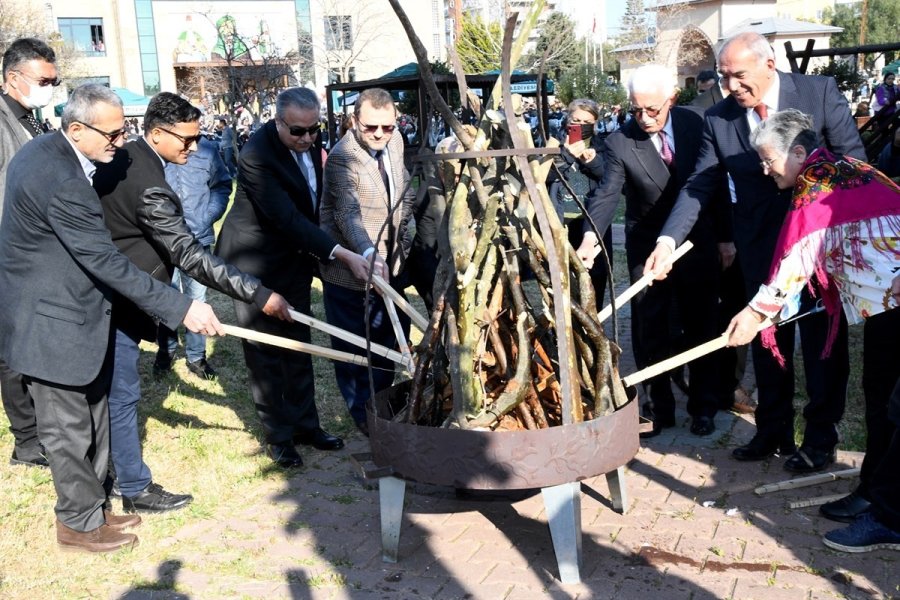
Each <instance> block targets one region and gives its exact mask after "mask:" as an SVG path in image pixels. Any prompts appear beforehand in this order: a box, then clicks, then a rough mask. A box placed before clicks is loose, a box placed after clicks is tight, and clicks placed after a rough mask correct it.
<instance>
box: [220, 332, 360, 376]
mask: <svg viewBox="0 0 900 600" xmlns="http://www.w3.org/2000/svg"><path fill="white" fill-rule="evenodd" d="M222 329H224V330H225V333H226V334H227V335H233V336H234V337H239V338H241V339H245V340H250V341H251V342H261V343H263V344H269V345H270V346H278V347H279V348H285V349H287V350H296V351H297V352H306V353H307V354H312V355H313V356H321V357H323V358H327V359H329V360H339V361H342V362H348V363H350V364H354V365H358V366H360V367H368V366H369V361H367V360H366V359H365V358H364V357H362V356H359V355H356V354H350V353H349V352H341V351H340V350H332V349H331V348H325V347H324V346H316V345H315V344H306V343H304V342H298V341H297V340H292V339H289V338H284V337H280V336H277V335H272V334H271V333H262V332H260V331H254V330H252V329H245V328H244V327H237V326H235V325H226V324H224V323H223V324H222Z"/></svg>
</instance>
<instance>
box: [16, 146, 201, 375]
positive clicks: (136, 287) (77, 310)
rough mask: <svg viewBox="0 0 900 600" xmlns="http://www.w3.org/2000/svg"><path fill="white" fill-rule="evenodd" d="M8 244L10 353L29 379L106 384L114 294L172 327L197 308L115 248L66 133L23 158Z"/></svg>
mask: <svg viewBox="0 0 900 600" xmlns="http://www.w3.org/2000/svg"><path fill="white" fill-rule="evenodd" d="M38 171H39V172H40V173H41V176H40V177H35V176H34V175H35V173H36V172H38ZM0 239H2V240H3V244H0V331H2V332H3V335H0V356H2V357H3V358H4V359H5V360H6V362H7V364H8V365H9V366H10V368H11V369H13V370H14V371H18V372H19V373H22V374H24V375H28V376H31V377H34V378H36V379H42V380H45V381H49V382H52V383H55V384H58V385H72V386H83V385H87V384H88V383H90V382H91V381H93V380H94V379H96V377H97V375H98V374H99V372H100V368H101V367H102V365H103V361H104V358H105V356H106V353H107V347H108V344H109V337H110V333H109V320H110V314H111V301H112V297H113V292H114V291H115V292H118V293H120V294H122V295H123V296H125V297H126V298H129V299H130V300H132V301H133V302H134V303H136V304H137V305H138V306H139V307H140V308H141V309H142V310H144V311H146V312H147V313H148V314H150V315H151V316H153V317H155V318H156V319H158V320H159V321H160V322H161V323H163V324H164V325H166V326H168V327H170V328H174V327H176V326H177V325H178V323H180V322H181V321H182V320H183V319H184V316H185V314H187V310H188V308H189V307H190V303H191V300H190V298H188V297H187V296H183V295H181V294H179V293H178V292H176V291H175V290H174V289H173V288H172V287H171V286H169V285H167V284H165V283H161V282H159V281H155V280H154V279H152V278H151V277H150V276H149V275H147V274H146V273H144V272H142V271H140V270H139V269H138V268H137V267H135V266H134V265H133V264H132V263H131V261H129V260H128V259H127V258H126V257H125V255H123V254H121V253H120V252H119V251H118V250H117V249H116V247H115V246H114V245H113V243H112V239H111V238H110V234H109V230H107V229H106V226H105V225H104V222H103V213H102V210H101V207H100V200H99V199H98V198H97V194H96V193H95V192H94V190H93V188H92V187H91V184H90V182H89V181H88V179H87V177H85V176H84V171H83V170H82V168H81V163H80V162H79V160H78V156H77V155H76V154H75V151H74V150H73V149H72V146H71V145H70V144H69V142H68V141H67V140H66V138H65V136H64V135H63V134H62V132H57V133H55V134H53V135H42V136H40V137H38V138H36V139H34V140H32V141H31V142H29V143H27V144H25V146H23V147H22V149H21V150H19V152H18V153H17V154H16V156H15V157H13V160H12V162H11V163H10V165H9V186H8V188H7V202H6V210H5V211H4V214H3V221H2V224H0Z"/></svg>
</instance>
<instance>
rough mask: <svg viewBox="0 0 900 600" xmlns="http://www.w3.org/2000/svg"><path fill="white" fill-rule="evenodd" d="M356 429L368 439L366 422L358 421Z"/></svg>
mask: <svg viewBox="0 0 900 600" xmlns="http://www.w3.org/2000/svg"><path fill="white" fill-rule="evenodd" d="M356 428H357V429H359V432H360V433H361V434H363V435H364V436H366V437H369V424H368V423H367V422H366V421H358V422H357V423H356Z"/></svg>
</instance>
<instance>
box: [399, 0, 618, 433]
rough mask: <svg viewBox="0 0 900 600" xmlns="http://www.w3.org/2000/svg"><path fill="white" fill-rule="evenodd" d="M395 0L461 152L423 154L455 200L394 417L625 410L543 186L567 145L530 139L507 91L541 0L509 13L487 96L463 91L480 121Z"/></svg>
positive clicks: (449, 418) (497, 422)
mask: <svg viewBox="0 0 900 600" xmlns="http://www.w3.org/2000/svg"><path fill="white" fill-rule="evenodd" d="M390 2H391V5H392V6H393V8H394V10H395V12H396V13H397V15H398V17H399V18H400V21H401V23H403V25H404V27H405V28H406V31H407V34H408V35H409V37H410V41H411V43H412V45H413V48H414V50H415V52H416V55H417V58H418V61H419V65H420V75H421V76H422V77H423V78H424V79H425V84H426V87H427V89H428V90H429V95H430V97H431V101H432V103H433V104H434V105H435V106H436V107H437V108H438V110H439V112H440V113H441V115H442V117H443V118H444V120H445V122H446V123H447V124H448V125H449V126H450V128H451V129H452V131H453V132H454V135H455V137H456V139H457V140H458V144H459V145H460V146H461V150H462V151H461V152H452V151H451V152H449V153H447V154H443V155H442V154H435V155H434V156H433V157H432V158H433V159H434V160H431V161H427V160H426V161H425V162H426V163H427V164H426V168H425V169H424V170H423V172H424V175H423V179H424V180H425V185H427V192H428V194H430V195H431V201H432V202H438V203H446V206H447V209H446V211H445V217H444V222H443V224H442V227H441V229H440V235H441V237H440V239H439V247H438V250H439V254H440V256H441V265H440V268H439V270H438V275H437V278H436V281H435V289H434V298H435V308H434V310H433V313H432V315H431V319H430V322H429V324H428V326H427V327H426V330H425V332H424V337H423V340H422V342H421V343H420V344H418V346H416V347H415V348H414V349H413V362H414V364H415V368H414V376H413V383H412V385H411V387H410V393H409V398H408V399H407V404H406V407H405V408H404V409H403V410H402V411H401V412H399V413H398V414H397V415H396V417H395V419H396V420H399V421H403V422H407V423H416V424H420V425H430V426H444V427H460V428H490V429H523V428H524V429H538V428H544V427H550V426H554V425H560V424H570V423H576V422H580V421H583V420H586V419H592V418H596V417H599V416H602V415H605V414H608V413H610V412H611V411H614V410H616V409H617V408H618V407H619V406H621V405H623V404H624V403H625V402H627V400H626V398H625V392H624V389H623V387H622V385H621V383H620V379H619V374H618V368H617V365H618V356H619V352H620V351H619V348H618V347H617V346H616V345H615V344H613V343H611V342H610V340H609V339H607V337H606V335H605V334H604V331H603V328H602V327H601V324H600V321H599V319H598V310H597V309H598V307H597V305H596V300H595V295H594V290H593V287H592V284H591V280H590V278H589V276H588V273H587V271H586V270H585V268H584V266H583V265H582V263H581V261H580V260H579V259H578V257H577V256H575V252H574V249H573V248H572V247H571V245H570V244H569V243H568V241H567V239H566V232H565V228H564V226H563V224H562V223H561V222H560V218H559V217H558V215H557V211H556V208H555V206H554V205H553V203H552V201H551V200H550V198H549V196H548V193H547V188H546V186H545V185H544V181H545V179H546V176H547V173H548V171H549V169H550V161H552V158H553V157H552V154H553V153H558V150H555V151H554V150H553V149H552V148H545V149H534V148H532V147H531V136H530V132H529V127H528V125H527V124H525V123H524V122H523V120H522V119H521V116H520V114H521V111H519V110H518V108H519V106H518V105H519V103H520V102H521V99H520V98H516V97H514V96H513V95H511V94H510V93H509V90H510V82H509V74H510V72H511V66H510V65H511V64H514V63H515V60H516V58H517V57H518V55H519V53H520V52H521V48H522V45H523V43H524V40H525V39H527V36H528V31H529V30H530V28H531V25H532V24H533V23H534V22H535V19H536V18H537V16H538V15H539V14H540V11H541V9H542V7H543V2H542V1H540V0H539V1H538V2H536V3H535V4H534V5H533V6H532V9H531V10H530V12H529V13H528V15H526V17H525V19H524V21H523V24H522V26H521V27H520V30H519V34H518V37H517V40H516V43H515V44H513V43H512V32H513V29H514V25H515V20H514V19H511V20H510V22H509V23H508V24H507V28H506V38H505V42H504V53H503V69H502V74H501V79H500V80H499V81H498V87H497V89H495V92H494V95H493V96H492V98H491V99H489V100H487V101H486V105H485V106H484V107H482V105H481V102H480V101H479V99H478V98H477V97H476V96H474V94H470V93H467V90H465V89H461V97H463V98H465V99H466V100H467V102H468V103H469V108H471V109H472V110H473V111H474V113H475V114H476V115H478V114H480V115H482V117H481V120H480V122H479V124H478V126H477V127H466V128H464V127H463V126H462V125H461V124H460V123H459V122H458V120H457V119H456V117H455V116H454V114H453V113H452V111H451V110H450V108H449V107H448V106H447V105H446V104H445V103H444V102H443V100H442V99H441V96H440V94H439V93H438V92H437V87H436V86H435V85H434V82H433V80H432V79H431V75H430V69H429V63H428V59H427V55H426V52H425V49H424V48H423V47H422V45H421V43H420V42H419V40H418V39H417V38H416V36H415V33H414V32H413V31H412V28H411V25H410V24H409V21H408V19H407V18H406V15H405V14H404V13H403V10H402V9H401V8H400V6H399V2H397V0H390ZM456 63H457V65H456V68H457V72H460V67H459V63H458V60H457V61H456ZM429 83H430V85H429ZM500 90H503V91H504V92H503V93H502V99H501V97H500V96H501V92H500ZM482 108H484V109H485V110H482ZM517 113H519V114H517ZM451 150H453V149H452V148H451ZM426 158H427V157H426ZM428 167H431V168H428ZM603 259H605V256H601V257H600V258H599V260H603Z"/></svg>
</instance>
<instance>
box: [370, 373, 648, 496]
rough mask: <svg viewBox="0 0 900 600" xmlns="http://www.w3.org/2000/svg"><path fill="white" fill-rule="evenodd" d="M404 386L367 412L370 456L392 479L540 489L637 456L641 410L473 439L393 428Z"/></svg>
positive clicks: (464, 433)
mask: <svg viewBox="0 0 900 600" xmlns="http://www.w3.org/2000/svg"><path fill="white" fill-rule="evenodd" d="M408 386H409V382H404V383H401V384H399V385H397V386H394V387H392V388H390V389H388V390H384V391H383V392H380V393H379V394H377V395H376V396H375V402H374V409H375V410H374V412H373V406H372V404H371V403H370V404H369V407H368V425H369V433H370V438H369V441H370V444H371V447H372V456H373V460H374V462H375V464H376V465H377V466H378V467H382V468H388V469H390V470H391V471H392V474H393V476H395V477H399V478H401V479H405V480H409V481H417V482H421V483H428V484H433V485H447V486H452V487H456V488H463V489H472V490H515V489H532V488H544V487H549V486H554V485H561V484H564V483H571V482H575V481H581V480H583V479H588V478H590V477H596V476H597V475H602V474H604V473H609V472H611V471H615V470H616V469H617V468H618V467H621V466H623V465H624V464H625V463H627V462H628V461H629V460H631V459H632V458H633V457H634V456H635V454H637V451H638V447H639V446H640V440H639V438H638V421H639V419H638V402H637V400H636V399H632V400H631V401H630V402H628V403H627V404H626V405H624V406H623V407H622V408H620V409H619V410H618V411H616V412H615V413H613V414H611V415H608V416H605V417H600V418H597V419H593V420H591V421H585V422H583V423H576V424H574V425H562V426H558V427H550V428H547V429H539V430H536V431H496V432H495V431H473V430H467V429H445V428H441V427H423V426H419V425H409V424H406V423H394V422H392V421H391V420H390V419H389V418H383V417H384V416H388V415H391V414H393V411H392V410H391V401H392V400H395V399H401V400H402V399H403V398H404V396H405V394H406V391H407V389H408Z"/></svg>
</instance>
